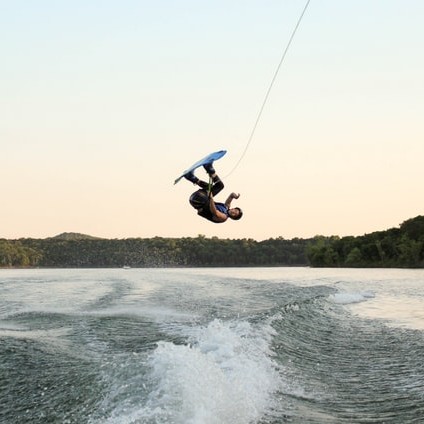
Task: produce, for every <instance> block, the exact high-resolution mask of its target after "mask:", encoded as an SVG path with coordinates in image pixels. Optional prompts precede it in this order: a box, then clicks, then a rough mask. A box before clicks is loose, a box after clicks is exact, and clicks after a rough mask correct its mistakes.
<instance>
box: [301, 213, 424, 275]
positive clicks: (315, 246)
mask: <svg viewBox="0 0 424 424" xmlns="http://www.w3.org/2000/svg"><path fill="white" fill-rule="evenodd" d="M306 255H307V257H308V260H309V261H310V264H311V266H315V267H381V268H394V267H397V268H424V216H417V217H415V218H411V219H408V220H407V221H405V222H403V223H402V224H401V225H400V227H399V228H391V229H389V230H386V231H377V232H374V233H370V234H365V235H363V236H359V237H352V236H348V237H342V238H340V237H337V236H333V237H320V236H317V237H315V238H314V240H313V241H312V242H311V243H309V244H308V246H307V249H306Z"/></svg>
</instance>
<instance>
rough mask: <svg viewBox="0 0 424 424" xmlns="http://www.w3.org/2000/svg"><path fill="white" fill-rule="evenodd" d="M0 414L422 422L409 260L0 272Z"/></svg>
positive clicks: (42, 418) (234, 423)
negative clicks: (341, 266)
mask: <svg viewBox="0 0 424 424" xmlns="http://www.w3.org/2000/svg"><path fill="white" fill-rule="evenodd" d="M0 422H1V423H11V424H14V423H16V424H18V423H19V424H21V423H92V424H94V423H96V424H97V423H143V424H144V423H146V424H156V423H157V424H160V423H175V424H227V423H228V424H247V423H249V424H250V423H258V424H265V423H269V424H271V423H296V424H298V423H302V424H303V423H421V422H424V271H422V270H330V269H309V268H237V269H235V268H231V269H228V268H226V269H127V270H124V269H115V270H105V269H103V270H0Z"/></svg>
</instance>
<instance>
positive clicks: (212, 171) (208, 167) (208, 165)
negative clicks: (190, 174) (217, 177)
mask: <svg viewBox="0 0 424 424" xmlns="http://www.w3.org/2000/svg"><path fill="white" fill-rule="evenodd" d="M203 168H205V171H206V172H207V173H208V174H209V175H213V174H215V169H214V167H213V162H211V163H205V164H204V165H203Z"/></svg>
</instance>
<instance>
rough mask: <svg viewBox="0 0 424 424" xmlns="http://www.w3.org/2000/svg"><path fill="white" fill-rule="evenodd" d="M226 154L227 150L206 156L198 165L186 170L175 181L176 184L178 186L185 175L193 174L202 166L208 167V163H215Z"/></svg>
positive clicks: (195, 164)
mask: <svg viewBox="0 0 424 424" xmlns="http://www.w3.org/2000/svg"><path fill="white" fill-rule="evenodd" d="M225 153H227V151H226V150H219V151H218V152H213V153H210V154H209V155H207V156H205V157H204V158H203V159H200V160H199V161H197V162H196V163H194V164H193V165H191V166H190V168H188V169H186V170H185V171H184V172H183V173H182V175H181V176H180V177H178V178H177V179H176V180H175V181H174V184H177V183H178V181H180V180H181V178H183V177H184V175H185V174H188V173H189V172H193V171H194V170H195V169H197V168H199V167H200V166H202V165H206V164H207V163H212V162H214V161H216V160H218V159H221V158H222V156H224V155H225Z"/></svg>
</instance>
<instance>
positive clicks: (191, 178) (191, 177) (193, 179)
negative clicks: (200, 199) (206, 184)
mask: <svg viewBox="0 0 424 424" xmlns="http://www.w3.org/2000/svg"><path fill="white" fill-rule="evenodd" d="M184 178H185V179H186V180H189V181H190V182H192V183H193V184H197V182H198V181H199V179H198V178H197V177H196V176H195V175H194V174H193V172H189V173H187V174H185V175H184Z"/></svg>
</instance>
